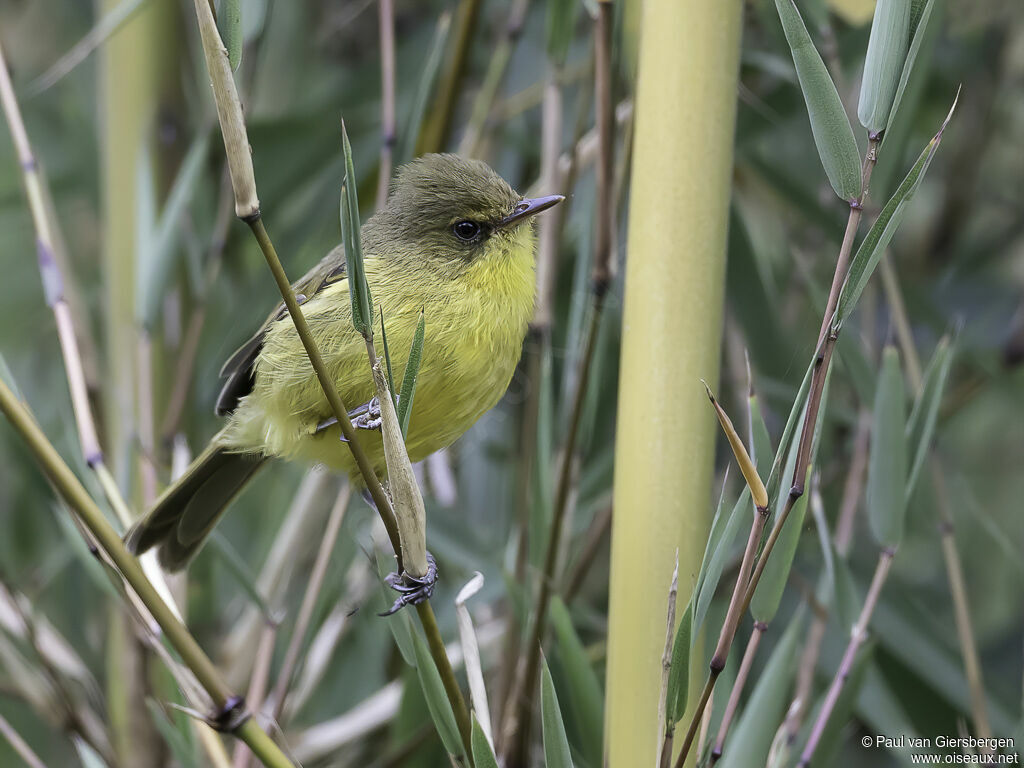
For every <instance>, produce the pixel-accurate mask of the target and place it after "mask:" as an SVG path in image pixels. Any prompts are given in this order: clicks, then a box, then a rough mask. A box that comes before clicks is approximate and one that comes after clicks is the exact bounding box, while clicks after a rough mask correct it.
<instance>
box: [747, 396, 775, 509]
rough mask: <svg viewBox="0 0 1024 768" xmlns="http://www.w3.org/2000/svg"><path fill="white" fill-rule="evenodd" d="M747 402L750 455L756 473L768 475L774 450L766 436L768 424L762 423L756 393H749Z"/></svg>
mask: <svg viewBox="0 0 1024 768" xmlns="http://www.w3.org/2000/svg"><path fill="white" fill-rule="evenodd" d="M747 403H748V405H749V407H750V456H751V458H752V459H753V460H754V464H755V465H756V466H757V474H758V475H768V474H770V473H771V471H772V459H773V458H774V456H775V452H774V451H773V450H772V441H771V438H770V437H769V436H768V426H767V425H766V424H765V423H764V412H763V411H762V410H761V399H760V398H759V397H758V396H757V395H756V394H751V395H750V396H749V397H748V398H747ZM768 498H771V497H770V496H769V497H768Z"/></svg>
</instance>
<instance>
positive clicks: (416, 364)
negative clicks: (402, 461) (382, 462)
mask: <svg viewBox="0 0 1024 768" xmlns="http://www.w3.org/2000/svg"><path fill="white" fill-rule="evenodd" d="M425 326H426V322H425V320H424V317H423V312H422V310H421V311H420V320H419V322H418V323H417V324H416V332H415V333H414V334H413V337H412V346H411V347H410V348H409V359H408V360H407V361H406V363H405V374H403V376H402V393H401V395H399V398H398V426H400V427H401V428H402V437H405V435H406V433H407V432H408V431H409V418H410V417H411V416H412V402H413V399H414V398H415V397H416V378H417V377H418V376H419V373H420V361H421V360H422V359H423V333H424V328H425Z"/></svg>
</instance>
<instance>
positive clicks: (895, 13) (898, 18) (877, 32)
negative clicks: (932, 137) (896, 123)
mask: <svg viewBox="0 0 1024 768" xmlns="http://www.w3.org/2000/svg"><path fill="white" fill-rule="evenodd" d="M909 37H910V0H878V1H877V2H876V3H875V17H874V20H873V21H872V22H871V36H870V38H868V50H867V54H865V56H864V77H863V78H862V79H861V86H860V102H859V103H858V105H857V117H858V119H859V120H860V123H861V125H863V126H864V127H865V128H867V129H868V131H870V132H872V133H876V132H878V131H881V130H883V129H884V128H885V126H886V125H888V123H889V114H890V111H891V109H892V106H893V99H894V97H895V96H896V87H897V85H898V83H899V80H900V74H901V73H902V72H903V65H904V62H905V61H906V58H907V44H908V43H909Z"/></svg>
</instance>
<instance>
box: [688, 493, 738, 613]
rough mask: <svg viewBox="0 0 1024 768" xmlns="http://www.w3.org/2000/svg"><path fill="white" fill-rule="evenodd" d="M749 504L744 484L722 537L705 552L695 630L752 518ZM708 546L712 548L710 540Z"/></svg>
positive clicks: (699, 585) (696, 588) (698, 592)
mask: <svg viewBox="0 0 1024 768" xmlns="http://www.w3.org/2000/svg"><path fill="white" fill-rule="evenodd" d="M748 504H750V489H749V488H747V487H746V486H744V487H743V492H742V493H741V494H740V497H739V498H738V499H737V500H736V504H735V505H734V506H733V508H732V512H730V513H729V517H728V522H726V524H725V526H724V527H723V528H722V534H721V537H720V538H719V539H718V541H717V542H715V546H714V549H709V552H710V556H709V555H708V552H705V562H704V564H703V565H702V566H701V575H700V576H699V578H698V581H697V585H696V587H695V588H694V594H695V595H696V596H697V603H696V605H697V607H696V609H695V610H694V612H693V626H694V630H695V631H696V630H699V629H700V628H701V625H703V623H704V618H705V617H706V616H707V614H708V608H710V607H711V599H712V598H713V597H714V596H715V590H716V589H718V582H719V580H720V579H721V578H722V570H723V569H724V568H725V561H726V559H727V558H728V557H729V553H730V552H731V551H732V549H733V543H734V542H735V541H736V536H737V534H738V533H739V531H740V528H742V526H743V523H744V522H745V521H747V520H750V507H748V506H747V505H748ZM708 546H709V548H710V546H711V542H710V541H709V542H708Z"/></svg>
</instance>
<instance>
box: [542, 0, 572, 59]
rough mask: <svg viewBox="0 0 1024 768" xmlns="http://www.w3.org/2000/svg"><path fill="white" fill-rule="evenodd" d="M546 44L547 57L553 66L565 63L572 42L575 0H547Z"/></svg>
mask: <svg viewBox="0 0 1024 768" xmlns="http://www.w3.org/2000/svg"><path fill="white" fill-rule="evenodd" d="M547 5H548V24H547V44H548V58H549V59H550V60H551V62H552V63H553V64H554V65H555V66H561V65H562V64H564V63H565V57H566V54H567V53H568V52H569V43H571V42H572V33H573V27H574V25H575V21H576V9H577V7H578V5H579V3H577V2H576V0H549V2H548V4H547Z"/></svg>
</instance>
